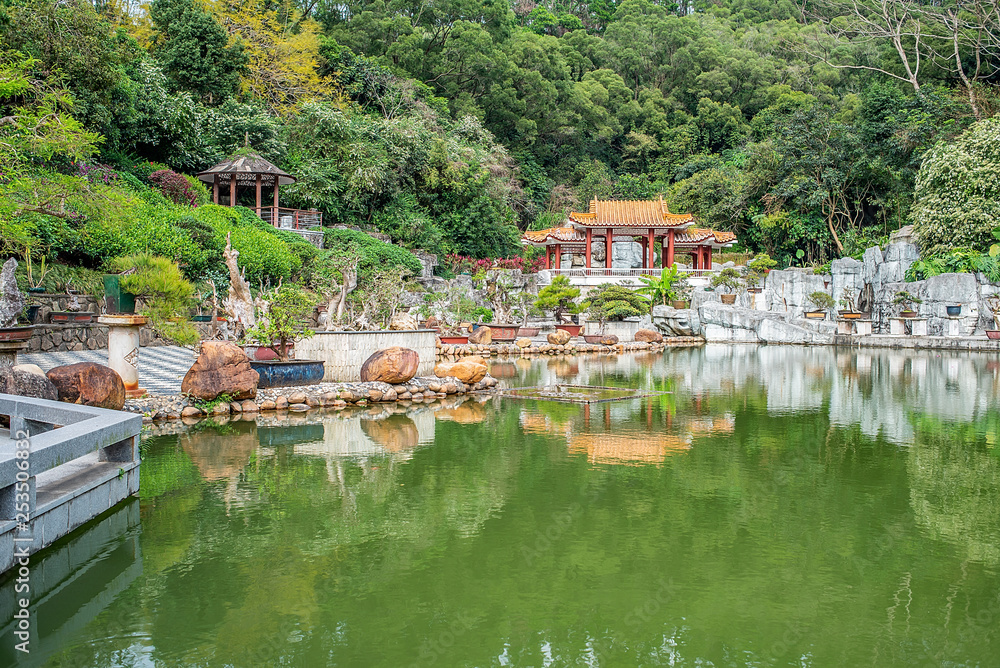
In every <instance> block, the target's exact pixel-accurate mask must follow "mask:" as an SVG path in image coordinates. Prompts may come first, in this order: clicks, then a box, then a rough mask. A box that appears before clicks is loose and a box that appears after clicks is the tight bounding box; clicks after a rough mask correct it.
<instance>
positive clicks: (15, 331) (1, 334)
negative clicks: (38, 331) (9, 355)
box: [0, 325, 35, 343]
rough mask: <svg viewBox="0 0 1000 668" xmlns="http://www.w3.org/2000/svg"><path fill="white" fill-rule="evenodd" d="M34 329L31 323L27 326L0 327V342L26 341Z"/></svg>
mask: <svg viewBox="0 0 1000 668" xmlns="http://www.w3.org/2000/svg"><path fill="white" fill-rule="evenodd" d="M34 330H35V328H34V327H32V326H31V325H28V326H27V327H5V328H3V329H0V342H3V343H10V342H13V341H27V340H28V339H30V338H31V333H32V332H33V331H34Z"/></svg>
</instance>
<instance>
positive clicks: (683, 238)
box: [674, 227, 736, 244]
mask: <svg viewBox="0 0 1000 668" xmlns="http://www.w3.org/2000/svg"><path fill="white" fill-rule="evenodd" d="M706 241H708V242H712V243H717V244H728V243H731V242H733V241H736V234H735V233H733V232H720V231H718V230H709V229H706V228H703V227H689V228H687V229H686V230H684V231H683V232H681V233H680V234H678V235H677V236H675V237H674V243H677V244H697V243H705V242H706Z"/></svg>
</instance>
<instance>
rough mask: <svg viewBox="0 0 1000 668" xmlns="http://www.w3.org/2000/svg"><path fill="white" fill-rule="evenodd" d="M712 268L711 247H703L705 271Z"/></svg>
mask: <svg viewBox="0 0 1000 668" xmlns="http://www.w3.org/2000/svg"><path fill="white" fill-rule="evenodd" d="M711 268H712V247H711V246H705V269H711Z"/></svg>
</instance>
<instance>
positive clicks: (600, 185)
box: [0, 0, 1000, 277]
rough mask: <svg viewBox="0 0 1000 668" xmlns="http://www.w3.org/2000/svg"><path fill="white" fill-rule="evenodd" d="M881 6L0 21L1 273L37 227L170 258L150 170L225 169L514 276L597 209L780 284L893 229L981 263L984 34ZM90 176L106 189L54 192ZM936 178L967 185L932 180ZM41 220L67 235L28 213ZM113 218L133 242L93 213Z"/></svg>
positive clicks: (27, 13) (991, 48) (861, 2)
mask: <svg viewBox="0 0 1000 668" xmlns="http://www.w3.org/2000/svg"><path fill="white" fill-rule="evenodd" d="M892 5H893V6H894V7H896V8H898V9H899V12H898V13H891V12H890V13H883V12H881V11H880V10H879V7H880V6H881V5H880V3H879V2H876V1H875V0H857V1H854V0H851V1H848V0H823V2H816V3H796V2H792V1H791V0H777V1H776V2H761V1H760V0H682V1H681V2H671V3H665V2H657V1H654V0H618V1H613V2H612V1H608V2H604V1H602V2H589V3H575V4H573V3H570V4H566V3H561V2H554V1H552V0H545V1H543V2H541V3H536V2H517V3H509V2H494V1H493V0H445V1H444V2H436V3H432V4H427V3H424V4H419V5H412V4H407V3H399V2H347V3H342V4H339V5H335V4H330V3H323V2H305V1H304V0H291V1H290V2H286V3H268V2H262V1H260V0H253V1H251V2H241V3H237V2H232V1H230V0H204V1H199V2H195V1H193V0H154V1H153V2H152V3H151V4H150V5H148V6H146V5H141V6H140V5H135V4H131V5H130V4H126V5H121V4H119V3H93V4H92V3H89V2H85V1H84V0H60V1H59V2H55V1H54V0H8V2H5V3H3V4H2V6H0V54H2V56H0V57H2V67H3V72H4V75H3V77H2V86H0V105H2V106H3V109H2V110H0V112H2V115H3V117H5V118H6V117H11V118H13V119H15V120H14V121H12V122H8V123H5V125H4V126H3V127H2V128H0V133H2V134H0V137H2V138H3V141H2V142H0V144H2V146H0V151H2V152H3V155H2V156H0V157H3V158H4V168H3V169H4V171H5V175H9V174H12V173H14V170H15V169H16V170H18V171H19V172H21V173H22V174H30V175H29V176H28V180H29V181H30V183H25V182H23V181H22V182H19V183H18V182H14V181H11V180H9V179H8V180H7V181H5V182H4V184H3V187H4V188H5V189H6V188H12V189H13V190H14V191H15V194H14V195H13V197H14V198H15V199H14V203H13V204H10V203H9V202H8V201H5V202H4V204H3V206H4V207H5V211H7V212H8V213H9V212H10V211H11V210H14V211H16V213H17V215H16V216H14V217H13V218H12V217H10V216H9V215H6V216H0V221H2V222H0V225H3V226H4V227H3V232H4V234H3V242H2V243H3V244H4V248H2V249H0V251H3V252H8V253H9V252H15V251H16V247H18V246H23V245H24V244H26V243H30V242H31V241H32V240H33V239H34V240H35V241H37V242H39V243H38V244H36V245H42V246H45V247H47V248H49V246H48V244H50V243H51V242H53V241H56V243H57V244H59V243H62V242H61V241H59V240H57V239H56V240H54V239H53V238H52V234H51V232H52V229H53V228H59V229H60V230H63V231H65V232H66V236H67V237H69V238H70V239H68V240H67V242H66V243H69V242H70V241H72V239H71V237H73V236H74V230H73V229H69V228H73V225H74V224H77V223H79V221H78V220H77V219H76V218H74V217H73V216H76V215H79V216H82V217H83V218H86V222H85V224H86V225H94V226H95V227H97V228H100V233H99V234H97V235H96V237H97V238H98V240H99V241H100V242H101V243H102V244H103V246H102V247H101V250H100V253H101V254H100V255H97V254H96V253H97V252H96V251H92V250H91V249H90V247H89V246H86V245H82V244H77V245H76V246H74V247H72V248H68V249H65V250H64V251H62V250H55V251H50V252H54V253H55V254H56V255H59V254H60V253H64V255H63V257H66V258H73V257H76V256H80V257H84V258H85V257H87V256H89V257H91V258H93V257H107V255H106V253H107V252H109V250H112V251H114V252H116V253H123V252H124V253H133V252H136V251H137V250H138V249H137V248H136V245H137V243H138V242H136V241H134V238H135V235H136V234H143V235H145V234H156V233H158V232H162V233H163V235H164V236H163V239H164V241H163V242H162V244H161V245H165V246H168V248H167V249H166V250H168V251H169V250H171V249H170V248H169V246H171V244H174V245H175V246H176V245H177V244H180V243H181V242H180V241H179V240H177V239H175V238H174V235H172V233H170V230H168V229H167V227H169V226H170V225H172V223H170V222H169V221H170V220H171V218H170V216H166V217H164V216H163V215H158V214H157V215H151V213H150V211H151V209H157V210H158V209H159V207H160V206H161V204H162V203H161V202H159V201H154V200H155V198H152V197H151V196H150V195H149V194H148V193H146V192H144V190H143V189H144V188H145V187H146V186H148V183H149V181H148V178H149V175H150V174H151V173H152V172H153V171H156V170H155V169H151V168H150V166H149V165H150V161H153V162H154V163H158V164H157V165H156V167H158V168H163V169H167V168H169V169H172V170H174V171H176V172H178V173H181V174H187V175H191V174H193V173H196V172H197V171H199V170H201V169H204V168H206V167H208V166H210V165H211V164H213V163H214V162H216V161H218V160H219V159H221V158H222V157H224V156H226V155H228V154H230V153H231V152H233V151H234V150H236V149H238V148H240V147H243V146H250V147H252V148H253V149H254V150H256V151H257V152H259V153H260V154H261V155H263V156H264V157H265V158H268V159H270V160H273V161H276V162H278V163H279V164H280V165H281V166H282V167H284V168H285V169H286V170H287V171H289V172H292V173H294V174H295V175H296V176H297V177H298V179H299V180H298V181H297V183H296V184H295V185H294V186H291V187H288V188H287V190H286V192H284V193H283V195H282V196H283V202H284V203H285V204H287V205H289V206H300V207H303V208H309V207H315V208H317V209H319V210H321V211H322V212H323V214H324V219H325V220H326V221H328V222H329V223H331V224H346V225H349V226H353V227H358V228H360V229H367V230H377V231H379V232H381V233H383V234H386V235H388V236H389V237H391V238H392V239H393V240H394V241H396V242H398V243H399V244H401V245H403V246H405V247H407V248H413V249H416V248H423V249H427V250H431V251H434V252H438V253H456V254H460V255H464V256H469V257H473V258H484V257H512V256H515V255H519V254H520V252H521V248H520V245H519V243H518V232H519V230H522V229H526V228H528V227H530V226H535V227H539V226H548V225H551V224H556V223H558V222H560V221H561V220H562V219H563V216H564V215H565V213H566V212H567V211H569V210H573V209H576V208H578V207H583V206H585V205H586V202H587V201H588V200H589V199H590V198H592V197H594V196H599V197H604V198H607V197H619V198H625V197H628V198H646V197H654V196H656V195H658V194H663V195H664V196H665V197H666V198H667V200H668V202H669V204H670V206H671V208H672V209H673V210H677V211H680V210H690V211H693V212H694V213H696V214H697V215H698V216H699V217H700V219H701V221H702V222H703V223H705V224H707V225H712V226H716V227H719V228H724V229H731V230H734V231H736V232H737V233H738V234H739V238H740V241H741V244H743V245H744V246H746V247H748V248H750V249H753V250H757V251H765V252H767V253H769V254H770V255H771V256H773V257H774V258H775V259H776V260H777V261H778V262H779V264H781V265H782V266H784V265H785V264H787V263H789V262H794V261H803V262H816V263H822V262H824V261H826V260H829V259H830V258H831V257H833V256H836V255H841V254H855V253H857V252H858V251H859V250H861V249H863V247H864V246H865V245H867V244H869V243H872V242H874V241H879V240H882V239H884V238H885V237H886V235H887V234H888V233H889V232H891V231H892V230H894V229H896V228H898V227H899V226H901V225H903V224H906V223H908V222H915V223H917V224H918V226H919V227H922V228H923V229H922V231H921V232H920V233H921V238H925V239H926V240H927V241H928V243H930V244H932V245H935V246H938V245H940V246H943V247H951V246H954V245H956V244H957V245H964V246H978V245H980V244H982V243H983V242H984V235H983V234H982V229H981V228H982V225H981V222H982V220H985V219H986V218H988V217H989V215H990V212H991V211H992V210H993V208H995V207H996V193H994V192H993V191H992V190H991V189H989V188H986V189H985V190H982V191H980V190H977V188H978V186H977V183H978V181H977V179H978V178H979V177H978V176H976V174H975V173H973V172H975V170H976V169H979V170H981V172H982V173H983V174H985V173H988V171H989V169H990V164H992V163H989V164H988V163H987V160H988V159H990V156H989V155H987V153H988V152H989V148H988V147H989V145H990V142H991V141H992V140H991V139H990V137H991V136H992V135H991V133H993V132H994V130H993V128H994V125H993V123H994V122H993V121H992V120H981V121H980V123H979V124H978V125H976V126H975V127H974V128H973V129H972V130H970V131H969V133H968V134H964V135H963V134H962V133H963V132H964V131H965V130H966V129H967V128H969V126H971V125H972V124H973V123H974V122H975V121H977V120H980V119H988V118H989V117H990V116H992V114H993V111H994V109H995V108H996V96H995V94H994V92H993V84H995V83H996V81H995V79H996V78H997V76H998V75H997V71H998V67H1000V60H998V57H997V55H996V54H997V53H1000V45H998V44H996V43H995V42H996V41H997V37H996V35H1000V30H998V29H997V28H998V26H997V25H996V24H997V22H998V18H997V16H996V13H995V12H992V13H991V12H990V11H988V10H989V3H985V2H983V1H982V0H970V2H969V3H963V4H962V5H961V10H960V11H956V10H955V7H954V6H953V3H948V2H946V3H944V4H941V3H918V2H916V0H895V1H894V2H893V3H892ZM917 26H919V27H920V35H921V39H920V40H919V41H916V40H914V39H912V37H906V36H908V35H909V36H912V35H914V34H915V30H916V28H917ZM901 35H902V37H900V36H901ZM15 110H17V113H13V112H14V111H15ZM42 118H45V119H54V118H59V119H60V122H59V123H48V124H41V125H39V124H37V123H33V122H32V121H33V119H34V120H35V121H37V120H38V119H42ZM955 137H961V138H960V139H958V140H957V142H952V141H951V140H953V139H954V138H955ZM993 144H995V142H993ZM95 151H99V153H100V155H99V156H98V157H97V158H95V159H94V160H93V163H94V164H95V165H99V164H100V165H107V166H108V167H109V169H111V171H112V172H115V173H117V174H119V175H120V179H119V181H118V182H117V183H101V184H89V185H88V186H87V187H81V184H80V183H70V182H68V181H66V178H67V177H68V176H72V175H74V174H76V172H75V171H74V170H75V167H74V165H73V163H78V162H79V161H80V160H81V159H86V158H88V157H91V156H93V154H94V152H95ZM928 151H930V153H928ZM925 155H926V156H927V157H926V160H925ZM8 156H13V158H11V159H8ZM922 162H925V169H924V170H923V173H921V164H922ZM956 162H959V163H961V164H962V165H963V166H964V167H963V169H969V170H971V171H970V172H969V173H968V175H967V177H968V178H965V177H964V176H963V178H960V179H955V180H953V181H949V179H948V176H947V175H948V174H950V173H952V172H953V171H954V170H953V167H954V166H955V164H956ZM8 165H11V166H10V167H8ZM15 166H16V167H15ZM8 170H9V171H8ZM26 170H27V171H26ZM918 173H921V176H920V178H919V180H918ZM963 174H964V173H963ZM5 178H7V177H6V176H5ZM189 182H190V181H189ZM915 184H916V198H917V199H916V205H915V206H914V196H915V190H914V188H915ZM180 185H181V184H180V182H179V181H174V183H173V185H172V186H171V188H172V190H170V191H169V192H168V193H167V194H168V197H170V198H171V199H174V200H175V203H176V202H177V201H178V200H179V198H178V197H177V196H176V195H175V193H177V192H179V191H178V190H177V188H176V187H177V186H180ZM196 185H197V184H193V185H192V187H193V188H194V190H195V192H194V193H193V194H194V196H195V198H196V202H195V203H199V204H201V203H204V192H201V191H197V188H195V186H196ZM103 187H106V188H107V189H108V191H105V190H101V188H103ZM88 189H89V190H90V192H89V193H85V192H83V191H84V190H88ZM109 191H114V192H113V193H112V192H109ZM25 192H31V193H32V194H31V196H30V197H28V198H25V197H24V196H23V194H24V193H25ZM18 193H20V194H18ZM63 195H67V199H66V201H69V199H71V198H76V199H77V202H76V204H75V206H76V209H75V210H74V212H73V216H67V215H66V213H65V211H64V210H63V209H62V208H61V205H59V206H57V207H51V206H48V203H50V202H52V201H58V202H62V201H63ZM184 197H187V195H184ZM53 198H54V199H53ZM198 198H200V201H198ZM38 200H42V201H43V205H42V206H37V205H33V204H29V202H37V201H38ZM83 200H86V203H84V202H83ZM971 200H975V201H971ZM110 201H113V202H114V204H113V205H109V204H108V202H110ZM188 202H190V198H188ZM27 206H35V208H36V209H40V210H39V211H34V212H32V213H33V215H30V216H28V215H25V214H26V213H27V211H26V207H27ZM123 206H127V207H130V208H129V211H130V212H131V208H132V207H135V208H136V210H137V212H138V217H140V218H144V219H145V222H144V223H142V224H141V225H137V224H131V223H128V221H123V220H122V219H123V218H124V217H125V216H124V215H116V214H115V213H114V212H112V213H110V214H109V215H107V216H105V215H104V214H105V213H106V212H108V211H109V210H113V209H119V210H120V209H121V207H123ZM956 207H957V208H956ZM83 209H87V210H86V211H83ZM977 212H979V213H977ZM994 213H995V212H994ZM952 215H958V216H959V218H958V220H959V222H960V226H961V227H962V230H961V231H960V233H959V234H958V235H956V236H954V237H952V236H950V235H948V234H942V233H941V231H940V230H941V229H942V225H943V224H944V223H943V221H947V220H950V219H951V216H952ZM44 217H48V218H53V217H54V218H56V219H58V220H56V221H51V220H50V221H48V222H43V221H42V220H41V218H44ZM12 220H14V221H15V222H11V221H12ZM165 220H166V221H167V222H166V223H165V222H164V221H165ZM152 221H156V222H152ZM165 225H166V226H165ZM39 226H41V227H44V228H45V231H39V230H38V228H39ZM247 229H250V228H247ZM232 232H233V234H234V235H235V236H243V235H245V234H252V233H249V232H246V233H245V232H240V233H239V234H237V233H236V230H235V229H234V230H232ZM60 234H61V232H60ZM55 236H56V237H58V236H60V235H59V234H56V235H55ZM128 239H133V240H132V241H128ZM261 239H263V237H261ZM157 243H160V242H157ZM262 243H263V242H262ZM265 245H266V244H265ZM182 250H183V249H181V248H180V247H179V246H178V247H177V248H174V249H173V252H172V253H168V254H167V255H165V256H166V257H172V258H175V259H177V260H178V261H180V262H181V263H182V265H184V270H185V271H186V272H189V271H193V269H192V267H195V266H197V265H198V263H201V265H205V263H206V262H208V260H207V259H206V258H204V257H201V255H205V253H208V251H207V250H205V249H202V250H203V251H205V252H204V253H202V252H200V251H199V252H194V251H193V250H192V249H188V250H187V251H184V252H182ZM156 252H160V251H159V250H157V251H156ZM262 252H263V251H262ZM211 253H214V250H213V251H212V252H211ZM211 253H208V254H209V255H211ZM300 260H301V258H300ZM300 264H301V263H300ZM199 271H200V269H199ZM295 271H296V268H295V261H289V262H279V264H278V266H277V268H276V269H274V270H271V269H267V268H264V267H260V268H258V269H257V274H258V275H259V276H260V277H265V276H270V277H281V276H288V275H291V274H294V273H295Z"/></svg>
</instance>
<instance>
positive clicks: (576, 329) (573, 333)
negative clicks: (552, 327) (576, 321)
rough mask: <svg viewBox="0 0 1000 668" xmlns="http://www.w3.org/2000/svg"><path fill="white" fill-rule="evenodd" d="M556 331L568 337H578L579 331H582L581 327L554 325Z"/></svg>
mask: <svg viewBox="0 0 1000 668" xmlns="http://www.w3.org/2000/svg"><path fill="white" fill-rule="evenodd" d="M556 329H561V330H563V331H564V332H566V333H567V334H569V335H570V336H580V330H581V329H583V325H556Z"/></svg>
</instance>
